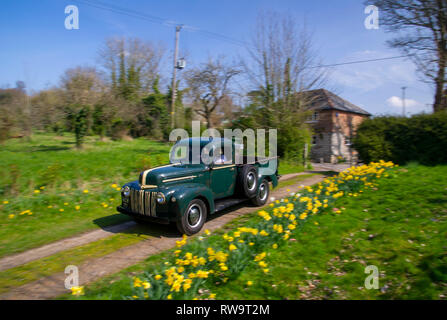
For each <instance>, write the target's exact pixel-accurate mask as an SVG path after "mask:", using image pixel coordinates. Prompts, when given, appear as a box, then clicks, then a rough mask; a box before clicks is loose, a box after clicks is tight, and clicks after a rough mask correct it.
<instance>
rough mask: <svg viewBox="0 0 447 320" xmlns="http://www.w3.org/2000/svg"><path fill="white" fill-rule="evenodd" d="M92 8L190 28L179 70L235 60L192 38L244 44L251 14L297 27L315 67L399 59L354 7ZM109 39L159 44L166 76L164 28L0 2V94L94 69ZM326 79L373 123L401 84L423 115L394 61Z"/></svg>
mask: <svg viewBox="0 0 447 320" xmlns="http://www.w3.org/2000/svg"><path fill="white" fill-rule="evenodd" d="M98 1H104V2H107V3H108V4H109V5H117V6H120V7H125V8H127V9H131V10H135V11H138V12H141V13H145V14H148V15H153V16H157V17H161V18H163V19H165V20H166V21H169V22H175V23H182V24H185V25H188V26H193V27H194V28H196V29H191V28H187V29H185V30H183V31H182V32H181V35H180V49H181V50H180V55H184V54H186V53H187V57H188V61H187V63H188V65H191V64H192V65H194V64H199V63H201V62H204V61H206V59H207V58H208V57H209V56H212V57H217V56H219V55H224V56H226V57H227V58H229V59H237V58H238V57H243V56H244V55H245V54H246V49H245V48H244V47H243V46H241V45H236V44H234V43H233V42H229V41H223V40H221V39H217V38H215V37H206V36H204V35H203V34H202V33H201V32H197V31H194V30H205V31H209V32H215V33H219V34H222V35H225V36H227V37H230V38H233V39H237V40H239V41H240V42H244V43H249V42H250V34H252V32H253V30H254V27H255V22H256V17H257V15H258V13H259V11H260V10H264V11H269V10H274V11H277V12H280V13H281V12H287V13H290V14H292V15H293V16H294V17H295V18H296V19H297V21H299V22H305V23H306V25H307V27H308V29H309V30H311V32H312V34H313V41H314V45H315V48H316V49H317V51H318V54H319V56H320V57H321V59H322V62H323V64H334V63H342V62H349V61H354V60H365V59H375V58H383V57H390V56H399V55H401V53H400V52H399V51H397V50H395V49H390V48H388V47H387V46H386V43H385V41H386V40H387V39H390V38H392V37H393V35H392V34H389V33H385V30H384V28H382V27H381V26H380V20H379V29H378V30H374V29H370V30H368V29H366V28H365V26H364V20H365V18H366V17H367V14H365V13H364V10H365V5H364V3H363V1H360V0H337V1H329V0H325V1H323V0H313V1H307V0H276V1H271V0H243V1H241V0H238V1H234V0H226V1H217V0H189V1H185V0H183V1H178V0H164V1H160V0H157V1H155V0H144V1H143V0H127V1H124V0H107V1H106V0H98ZM67 5H76V6H77V7H78V9H79V29H78V30H67V29H65V26H64V21H65V17H66V16H67V15H66V14H65V12H64V11H65V7H66V6H67ZM379 9H380V8H379ZM379 19H380V11H379ZM114 36H126V37H139V38H141V39H144V40H149V41H153V42H161V43H163V44H164V46H165V47H166V49H167V58H166V59H165V61H164V66H165V70H166V71H169V70H171V63H172V62H171V59H169V56H170V55H172V52H173V47H174V27H173V26H171V25H169V23H164V24H163V23H153V22H149V21H146V20H140V19H137V18H135V17H129V16H125V15H120V14H117V13H114V12H110V11H106V10H102V9H97V8H93V7H91V6H88V5H86V4H83V3H82V2H78V1H74V0H69V1H65V0H39V1H31V0H28V1H26V0H14V1H13V0H3V1H2V9H1V11H0V39H1V40H2V41H1V43H2V44H1V49H0V87H7V86H10V87H14V86H15V82H16V81H17V80H22V81H25V83H26V85H27V89H28V90H29V92H36V91H38V90H41V89H45V88H49V87H51V86H55V85H58V83H59V79H60V76H61V74H62V73H63V72H64V70H66V69H67V68H71V67H75V66H78V65H81V66H87V65H89V66H95V65H97V64H98V61H97V56H98V49H99V47H100V46H101V44H102V43H103V42H104V40H105V39H106V38H108V37H114ZM329 75H330V78H329V79H330V81H329V84H328V89H330V90H333V91H334V92H335V93H336V94H338V95H340V96H341V97H342V98H344V99H346V100H349V101H350V102H352V103H354V104H356V105H358V106H360V107H362V108H364V109H366V110H367V111H369V112H370V113H372V114H374V115H378V114H401V113H402V107H401V105H402V101H401V98H400V97H401V95H402V91H401V87H402V86H406V87H407V90H406V97H407V99H406V105H407V111H408V113H409V114H414V113H418V112H430V111H431V106H428V104H431V103H432V102H433V90H432V88H431V87H429V86H428V85H427V84H425V83H423V82H421V81H419V79H418V76H417V74H416V72H415V67H414V65H413V64H412V63H411V61H408V60H406V59H404V58H401V59H395V60H386V61H378V62H369V63H362V64H352V65H346V66H338V67H333V68H330V70H329ZM166 76H168V74H166Z"/></svg>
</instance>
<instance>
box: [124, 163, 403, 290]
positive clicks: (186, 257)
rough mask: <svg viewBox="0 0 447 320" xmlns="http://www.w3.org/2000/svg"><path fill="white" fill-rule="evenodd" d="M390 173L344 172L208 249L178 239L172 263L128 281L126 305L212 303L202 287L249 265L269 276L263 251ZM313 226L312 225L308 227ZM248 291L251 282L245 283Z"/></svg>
mask: <svg viewBox="0 0 447 320" xmlns="http://www.w3.org/2000/svg"><path fill="white" fill-rule="evenodd" d="M393 167H395V165H394V164H393V163H391V162H384V161H380V162H376V163H370V164H369V165H362V166H358V167H352V168H349V169H347V170H345V171H343V172H341V173H340V174H339V175H337V176H334V177H330V178H326V179H325V180H323V181H322V182H320V183H318V184H317V185H314V186H312V187H305V188H304V189H303V191H302V192H301V193H297V194H291V196H290V197H289V198H287V199H282V200H276V201H274V202H273V203H271V204H270V205H269V207H268V209H266V210H260V211H259V212H258V215H259V220H258V221H257V222H256V223H254V224H253V225H249V226H244V227H239V228H237V229H235V230H234V231H232V232H230V233H225V234H223V235H222V236H219V239H217V241H214V242H213V243H214V244H213V246H211V245H210V244H209V243H210V241H208V239H207V237H206V236H209V235H210V232H209V231H208V230H205V232H204V233H205V235H206V236H205V237H204V236H200V237H199V238H198V240H199V241H192V242H188V239H187V237H186V236H185V235H184V236H183V238H182V240H180V241H177V244H176V245H177V249H176V250H175V251H174V257H172V259H170V260H169V261H167V262H165V263H164V264H163V265H161V266H160V267H159V268H158V269H155V270H151V271H150V272H149V271H148V272H146V273H144V274H143V275H142V276H141V277H137V278H134V279H133V283H132V288H133V294H132V295H131V296H129V297H126V298H128V299H197V298H198V297H200V298H201V299H214V298H215V294H213V293H211V292H208V291H207V289H206V284H207V283H216V284H223V283H226V282H227V281H229V280H232V279H234V278H236V277H237V276H238V275H239V274H240V273H241V272H242V271H243V269H244V268H246V267H247V266H249V265H254V266H256V267H257V268H260V269H261V270H262V272H264V273H265V274H268V273H269V272H270V269H269V263H271V262H268V254H267V253H266V252H265V250H266V249H268V248H272V249H277V248H278V247H279V246H281V245H284V244H285V243H287V242H288V241H290V240H294V239H293V235H294V234H295V233H296V232H298V230H299V229H300V227H301V226H302V224H304V223H305V222H306V221H307V220H308V219H310V218H311V217H312V216H314V215H318V214H328V213H331V212H335V214H341V213H342V210H339V209H337V208H334V203H335V202H336V201H337V199H338V198H340V197H344V196H353V197H357V196H359V195H360V194H361V193H362V192H363V189H364V188H375V187H377V184H376V183H375V181H376V180H377V179H378V178H381V177H387V176H388V173H387V171H388V170H389V169H390V168H393ZM314 224H315V225H318V222H317V221H315V222H314ZM246 285H247V286H251V285H253V282H252V281H248V282H247V283H246Z"/></svg>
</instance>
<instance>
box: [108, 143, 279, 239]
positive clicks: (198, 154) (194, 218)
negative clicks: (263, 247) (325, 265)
mask: <svg viewBox="0 0 447 320" xmlns="http://www.w3.org/2000/svg"><path fill="white" fill-rule="evenodd" d="M242 151H243V146H241V145H238V144H236V143H234V142H233V141H231V140H228V139H221V138H219V139H216V138H214V139H213V138H188V139H183V140H180V141H178V142H177V143H176V144H175V145H174V146H173V148H172V149H171V154H170V163H169V164H167V165H163V166H160V167H155V168H151V169H148V170H145V171H143V172H141V173H140V176H139V179H138V180H137V181H132V182H129V183H127V184H125V185H124V186H123V188H122V189H121V198H122V203H121V205H120V206H118V207H117V210H118V211H119V212H121V213H124V214H127V215H130V216H132V217H133V218H134V219H135V220H136V221H137V222H145V221H153V222H158V223H170V222H175V224H176V225H177V228H178V230H179V231H180V232H181V233H182V234H187V235H192V234H194V233H197V232H199V231H200V230H201V228H202V227H203V224H204V223H205V221H206V219H207V217H208V216H209V215H212V214H214V213H216V212H218V211H221V210H223V209H226V208H228V207H230V206H233V205H236V204H239V203H241V202H243V201H247V200H251V202H252V203H254V204H255V205H257V206H263V205H264V204H265V203H266V202H267V201H268V197H269V192H270V185H272V186H273V187H276V185H277V184H278V171H277V167H278V166H277V164H278V160H277V157H273V158H257V157H247V156H244V155H242Z"/></svg>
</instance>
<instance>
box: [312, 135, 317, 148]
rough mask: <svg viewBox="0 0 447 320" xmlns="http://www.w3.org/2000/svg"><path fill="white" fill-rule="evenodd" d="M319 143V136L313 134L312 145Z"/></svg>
mask: <svg viewBox="0 0 447 320" xmlns="http://www.w3.org/2000/svg"><path fill="white" fill-rule="evenodd" d="M316 144H317V136H312V145H313V146H314V145H316Z"/></svg>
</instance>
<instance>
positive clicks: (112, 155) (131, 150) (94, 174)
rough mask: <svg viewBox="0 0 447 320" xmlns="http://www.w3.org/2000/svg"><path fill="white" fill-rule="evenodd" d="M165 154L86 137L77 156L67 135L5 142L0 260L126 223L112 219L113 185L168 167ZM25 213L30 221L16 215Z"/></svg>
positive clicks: (157, 147) (152, 146)
mask: <svg viewBox="0 0 447 320" xmlns="http://www.w3.org/2000/svg"><path fill="white" fill-rule="evenodd" d="M169 148H170V147H169V145H167V144H162V143H158V142H153V141H149V140H146V139H135V140H133V141H107V142H101V141H99V140H98V138H97V137H87V139H86V142H85V145H84V148H83V149H82V150H77V149H76V148H75V147H74V137H73V136H72V135H69V134H66V135H64V136H62V137H60V136H56V135H51V134H35V135H34V136H33V137H32V140H31V141H30V142H27V141H25V140H9V141H7V142H6V143H5V144H4V145H2V147H1V149H0V162H1V163H2V166H1V167H0V256H4V255H8V254H13V253H17V252H21V251H25V250H27V249H30V248H33V247H38V246H41V245H43V244H46V243H49V242H52V241H56V240H59V239H62V238H65V237H68V236H72V235H74V234H77V233H80V232H84V231H87V230H91V229H94V228H99V227H104V226H107V225H111V224H116V223H120V222H123V221H126V220H128V219H129V218H128V217H126V216H124V215H120V214H116V211H115V207H116V205H117V204H118V203H119V198H120V194H119V191H117V190H116V188H113V187H112V185H113V184H117V186H121V185H122V184H124V183H126V182H128V181H130V180H136V179H137V177H138V173H139V172H140V171H141V170H143V169H146V168H149V167H153V166H157V165H161V164H163V163H167V162H168V157H169V155H168V153H169ZM40 187H44V189H43V190H41V189H40ZM34 190H40V193H34ZM83 190H88V191H89V192H88V193H84V192H83ZM4 201H8V203H7V204H5V203H4ZM65 204H66V205H65ZM49 206H52V207H51V208H49ZM76 206H80V209H79V210H76ZM60 209H63V210H64V211H63V212H61V211H60ZM25 210H31V212H32V215H28V214H23V215H20V213H21V212H23V211H25ZM11 214H13V215H14V217H13V218H10V217H9V215H11Z"/></svg>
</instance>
